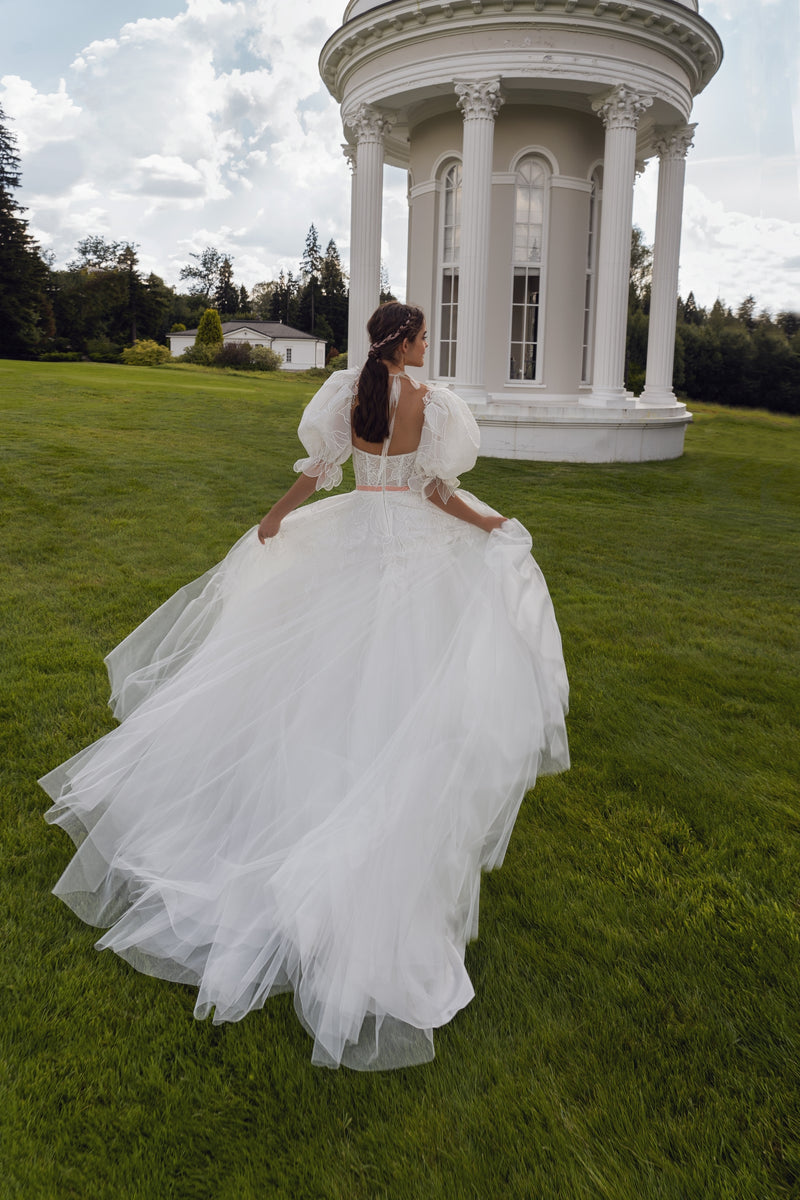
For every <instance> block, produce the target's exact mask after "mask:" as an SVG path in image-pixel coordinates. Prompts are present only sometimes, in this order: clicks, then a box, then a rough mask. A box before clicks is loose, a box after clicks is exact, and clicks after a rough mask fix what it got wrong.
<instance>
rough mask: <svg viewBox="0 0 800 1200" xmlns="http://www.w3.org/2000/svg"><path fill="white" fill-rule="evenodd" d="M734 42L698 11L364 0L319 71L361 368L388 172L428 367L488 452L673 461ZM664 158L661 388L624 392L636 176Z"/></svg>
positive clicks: (657, 362)
mask: <svg viewBox="0 0 800 1200" xmlns="http://www.w3.org/2000/svg"><path fill="white" fill-rule="evenodd" d="M721 59H722V46H721V43H720V40H719V37H718V36H717V34H716V32H715V31H714V29H713V28H712V27H711V26H710V25H709V24H708V22H707V21H705V20H704V19H703V18H702V17H701V16H700V15H699V14H698V4H697V0H635V3H632V2H631V3H629V2H627V0H450V2H449V3H442V2H441V0H351V2H350V3H349V4H348V5H347V7H346V9H345V13H344V17H343V21H342V25H341V27H340V28H339V29H337V30H336V32H335V33H334V34H333V35H332V36H331V37H330V38H329V39H328V41H327V42H326V44H325V46H324V47H323V50H322V54H321V57H320V70H321V73H322V78H323V79H324V81H325V84H326V85H327V87H328V90H329V91H330V92H331V94H332V95H333V96H335V98H336V99H337V100H338V101H339V102H340V104H341V111H342V121H343V125H344V131H345V136H346V139H347V144H346V146H345V147H344V151H345V155H346V157H347V158H348V160H349V162H350V166H351V170H352V217H351V219H352V234H351V243H350V246H351V249H350V255H351V257H350V330H349V355H350V361H351V363H353V364H354V365H355V364H356V363H357V362H359V361H360V359H361V358H362V357H363V356H364V354H365V353H366V350H367V344H368V343H367V336H366V331H365V324H366V320H367V318H368V316H369V314H370V312H371V311H372V309H373V308H374V307H375V306H376V305H377V303H378V295H379V288H380V259H381V200H382V188H383V164H384V162H385V161H386V162H389V163H391V164H393V165H395V166H400V167H405V168H406V169H407V171H408V186H409V192H408V195H409V238H408V245H409V249H408V285H407V297H408V299H409V301H410V302H413V303H416V304H420V305H421V306H422V307H423V308H424V309H425V310H426V313H427V314H428V324H429V327H430V345H431V353H430V362H429V368H428V369H429V372H430V373H431V374H432V376H433V377H434V378H437V379H440V380H442V381H444V382H447V383H449V384H451V385H452V386H453V387H455V388H456V389H457V390H459V391H460V392H461V393H462V394H463V395H464V397H465V399H467V401H468V403H469V404H470V406H471V407H472V409H473V412H474V413H475V415H476V417H477V419H478V423H479V424H480V426H481V427H482V447H483V453H484V454H487V455H491V456H495V457H501V458H527V459H559V460H564V461H584V462H611V461H644V460H647V459H659V458H674V457H676V456H678V455H679V454H681V452H682V450H683V439H684V433H685V429H686V424H687V422H688V421H689V420H690V419H691V418H690V414H688V413H687V412H686V407H685V405H683V404H680V403H679V402H678V401H677V400H676V398H675V395H674V394H673V390H672V364H673V353H674V340H675V317H676V299H677V284H678V259H679V248H680V231H681V210H682V198H683V184H684V171H685V159H686V154H687V152H688V150H689V147H690V146H691V143H692V134H693V131H694V128H695V127H694V125H692V124H690V123H689V122H690V118H691V112H692V103H693V99H694V97H695V96H696V95H697V93H698V92H700V91H702V89H703V88H704V87H705V86H706V84H707V83H708V82H709V80H710V79H711V78H712V76H713V75H714V73H715V72H716V71H717V69H718V67H719V65H720V62H721ZM653 155H656V156H657V157H658V161H659V184H658V212H657V222H656V231H655V246H654V264H653V280H652V299H651V309H650V342H649V347H648V357H647V379H646V386H645V388H644V392H643V394H642V395H641V396H640V397H639V398H638V399H635V398H634V397H633V395H632V394H631V393H630V392H628V391H626V389H625V384H624V358H625V328H626V313H627V294H628V274H629V267H630V240H631V225H632V206H633V186H634V179H635V175H636V172H637V170H641V169H642V165H643V163H644V161H645V160H646V159H648V158H650V157H651V156H653Z"/></svg>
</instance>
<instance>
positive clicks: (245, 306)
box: [238, 284, 250, 313]
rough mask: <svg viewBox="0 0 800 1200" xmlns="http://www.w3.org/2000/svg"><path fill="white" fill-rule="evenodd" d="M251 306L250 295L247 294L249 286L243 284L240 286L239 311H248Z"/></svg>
mask: <svg viewBox="0 0 800 1200" xmlns="http://www.w3.org/2000/svg"><path fill="white" fill-rule="evenodd" d="M249 308H250V297H249V296H248V294H247V288H246V287H245V286H244V284H242V286H241V287H240V288H239V308H238V311H239V312H241V313H246V312H248V310H249Z"/></svg>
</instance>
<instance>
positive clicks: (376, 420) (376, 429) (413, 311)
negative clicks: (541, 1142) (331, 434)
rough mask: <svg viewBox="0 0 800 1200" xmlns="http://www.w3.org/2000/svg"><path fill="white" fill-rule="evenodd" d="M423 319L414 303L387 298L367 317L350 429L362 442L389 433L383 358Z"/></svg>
mask: <svg viewBox="0 0 800 1200" xmlns="http://www.w3.org/2000/svg"><path fill="white" fill-rule="evenodd" d="M424 322H425V314H424V313H423V311H422V309H421V308H417V307H416V305H414V304H400V303H399V302H398V301H397V300H389V301H388V302H387V303H386V304H382V305H381V306H380V308H376V309H375V312H374V313H373V314H372V316H371V317H370V319H369V320H368V321H367V333H368V334H369V340H370V348H369V353H368V354H367V361H366V362H365V363H364V366H363V368H362V370H361V374H360V375H359V377H358V389H357V394H356V406H355V408H354V409H353V429H354V431H355V433H356V434H357V436H358V437H360V438H363V439H364V441H365V442H382V441H383V440H384V438H387V437H388V436H389V371H388V369H387V366H386V363H387V362H394V356H395V355H396V353H397V351H398V349H399V348H400V346H401V345H402V343H403V341H404V339H405V338H408V340H409V341H410V342H413V340H414V338H415V337H416V336H417V335H418V333H419V331H420V330H421V329H422V326H423V324H424Z"/></svg>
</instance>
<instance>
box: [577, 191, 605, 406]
mask: <svg viewBox="0 0 800 1200" xmlns="http://www.w3.org/2000/svg"><path fill="white" fill-rule="evenodd" d="M602 184H603V175H602V168H601V167H595V169H594V171H592V194H591V197H590V199H589V234H588V238H587V242H586V290H585V293H584V295H585V298H584V303H583V353H582V356H581V383H591V380H592V358H593V354H592V351H593V349H594V347H593V345H592V343H593V335H594V307H595V296H596V294H597V245H598V235H599V233H600V189H601V188H602Z"/></svg>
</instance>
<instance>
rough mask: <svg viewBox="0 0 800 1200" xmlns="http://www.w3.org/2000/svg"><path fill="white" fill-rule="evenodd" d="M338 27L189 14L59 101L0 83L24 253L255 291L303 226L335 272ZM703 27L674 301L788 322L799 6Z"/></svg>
mask: <svg viewBox="0 0 800 1200" xmlns="http://www.w3.org/2000/svg"><path fill="white" fill-rule="evenodd" d="M793 5H794V10H795V16H794V17H791V13H790V9H792V6H793ZM342 8H343V0H340V3H338V4H333V3H332V0H292V3H287V0H187V3H186V6H185V8H184V9H183V11H181V12H180V13H179V14H178V15H177V16H174V17H158V18H143V19H140V20H136V21H132V22H130V23H128V24H124V25H122V27H121V28H120V29H119V30H118V32H117V33H116V34H115V36H114V37H108V38H103V39H101V40H96V41H92V42H89V44H87V45H86V46H85V47H84V48H83V49H82V50H81V51H80V53H78V54H77V55H76V56H75V57H74V59H73V61H72V63H68V62H66V61H65V63H64V68H63V74H64V80H63V81H62V83H61V84H60V86H59V88H58V89H57V90H56V91H54V92H38V91H37V90H36V89H35V88H34V87H33V85H32V84H31V83H30V82H28V81H26V80H24V79H22V78H20V77H19V76H18V75H7V76H5V77H4V78H3V79H2V80H0V101H2V103H3V106H4V108H5V110H6V112H7V113H8V115H9V116H10V117H12V118H14V129H15V131H16V132H17V134H18V136H19V147H20V151H21V155H22V168H23V183H24V188H23V192H22V195H21V197H20V199H21V202H22V203H24V204H26V205H27V206H28V209H29V217H30V219H31V228H32V231H33V232H34V234H35V235H36V236H37V237H39V239H40V240H41V241H42V243H43V244H45V245H47V246H49V247H52V249H53V250H54V251H55V253H56V258H57V261H59V262H61V263H64V262H66V261H68V260H69V259H70V258H72V257H73V256H74V246H75V242H76V241H77V240H78V239H79V238H82V237H85V236H86V235H87V234H103V235H104V236H107V237H111V238H114V239H118V240H129V241H134V242H136V243H138V245H139V247H140V257H141V262H142V266H143V268H144V269H145V270H154V271H156V272H158V273H159V274H161V275H163V276H164V277H165V278H166V279H167V281H168V282H170V283H177V282H178V277H179V271H180V268H181V266H183V265H184V264H185V263H186V262H187V261H188V255H189V253H190V252H197V251H199V250H201V249H202V248H203V247H204V246H205V245H215V246H217V247H218V248H219V249H220V250H222V251H224V252H226V253H229V254H231V255H232V256H233V257H234V260H235V273H236V279H237V282H243V283H245V284H246V285H248V286H251V285H252V284H253V283H255V282H257V281H258V280H260V279H269V278H274V277H275V275H276V274H277V273H278V271H279V270H280V269H281V267H283V268H284V269H289V268H291V269H293V270H294V269H296V268H297V264H298V260H299V257H300V255H301V253H302V249H303V244H304V241H305V236H306V232H307V230H308V226H309V225H310V224H311V222H312V221H313V222H314V223H315V224H316V226H317V228H318V230H319V233H320V237H321V240H322V241H323V244H325V243H326V242H327V241H328V239H329V238H333V239H334V240H335V241H336V243H337V245H338V246H339V249H340V251H341V253H342V257H343V259H344V260H345V262H346V261H347V258H348V252H349V207H350V175H349V170H348V168H347V165H346V163H345V161H344V159H343V157H342V154H341V149H340V143H341V141H342V130H341V122H340V118H339V113H338V109H337V106H336V104H335V102H334V101H333V100H332V99H331V97H330V96H329V95H328V94H327V92H326V90H325V88H324V86H323V84H322V83H321V80H320V78H319V74H318V66H317V62H318V56H319V51H320V49H321V47H322V44H323V43H324V41H325V39H326V38H327V36H328V35H329V34H330V33H331V32H332V30H333V29H334V28H335V26H336V25H337V24H338V20H339V17H340V15H341V11H342ZM762 9H763V10H764V11H763V12H762ZM702 11H703V15H704V16H705V17H707V18H708V19H709V20H711V22H712V23H713V24H716V25H718V26H719V27H720V31H721V33H722V35H723V38H724V39H726V60H725V63H724V64H723V67H722V70H721V71H720V73H719V76H718V78H716V79H715V80H714V81H713V82H712V84H711V85H710V86H709V88H708V89H707V92H704V93H703V94H702V95H701V96H700V97H699V98H698V100H697V103H696V106H695V107H696V113H695V115H694V116H693V118H692V119H693V120H698V121H699V126H698V130H697V135H696V138H695V145H696V148H695V150H694V151H693V152H692V154H690V157H689V161H688V165H687V181H688V182H687V190H686V203H685V206H684V237H683V252H682V266H681V289H682V291H683V292H684V294H685V293H686V292H688V291H689V290H690V289H692V290H694V292H695V295H696V296H697V298H698V300H699V301H700V302H701V303H704V304H708V303H713V301H714V299H716V297H717V294H719V295H722V296H723V297H724V298H725V299H726V300H729V302H730V303H737V302H738V301H739V300H740V299H741V298H742V297H743V296H744V295H746V294H747V293H749V292H753V293H754V294H756V296H757V299H758V301H759V304H764V305H768V306H769V307H771V308H773V309H778V308H794V309H797V308H800V289H799V288H798V277H797V268H796V260H797V257H798V253H800V245H799V244H798V238H800V223H799V222H798V220H797V213H798V195H799V193H798V168H799V167H800V159H798V155H797V144H796V143H797V140H798V133H800V89H799V88H798V78H800V71H798V69H797V68H798V44H800V43H798V40H797V39H796V38H794V37H793V36H791V34H792V31H793V30H795V28H796V26H797V17H796V4H795V0H770V4H769V7H768V8H766V6H764V5H753V4H752V0H707V2H704V3H703V5H702ZM104 28H105V29H107V28H108V26H105V27H104ZM776 29H777V30H779V31H783V33H785V34H786V36H782V37H781V39H780V40H779V41H776V37H775V31H776ZM741 31H744V32H741ZM745 35H746V36H745ZM767 50H769V53H768V54H767V53H766V51H767ZM793 112H794V114H795V115H794V118H792V113H793ZM765 114H766V117H765ZM767 118H769V119H767ZM793 119H794V122H795V124H794V135H793V134H792V120H793ZM656 176H657V169H656V167H655V165H654V164H651V166H649V167H648V170H647V171H646V172H645V175H644V177H643V178H642V179H641V180H640V181H639V184H638V185H637V188H636V220H637V223H638V224H640V225H641V226H642V228H643V229H644V230H645V234H646V236H647V238H648V240H649V241H651V242H652V238H653V231H654V224H655V194H656ZM385 178H386V186H385V189H384V230H383V257H384V260H385V262H386V264H387V266H388V269H389V275H390V280H391V283H392V285H393V287H394V288H395V290H397V291H399V292H400V294H402V293H403V290H404V281H405V260H406V229H407V209H406V179H405V174H404V172H402V171H400V170H397V169H395V168H387V170H386V176H385Z"/></svg>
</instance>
